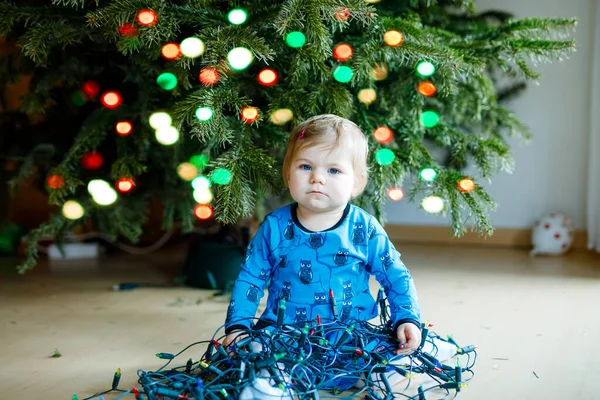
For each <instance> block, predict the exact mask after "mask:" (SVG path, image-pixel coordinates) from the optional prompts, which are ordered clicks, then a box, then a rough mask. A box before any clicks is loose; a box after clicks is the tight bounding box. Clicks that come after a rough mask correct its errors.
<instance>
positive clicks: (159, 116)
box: [148, 111, 173, 129]
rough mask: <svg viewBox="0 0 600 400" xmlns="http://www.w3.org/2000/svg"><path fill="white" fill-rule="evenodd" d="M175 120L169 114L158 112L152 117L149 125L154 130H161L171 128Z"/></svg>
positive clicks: (149, 119)
mask: <svg viewBox="0 0 600 400" xmlns="http://www.w3.org/2000/svg"><path fill="white" fill-rule="evenodd" d="M172 122H173V119H172V118H171V116H170V115H169V114H167V113H166V112H164V111H157V112H154V113H152V114H151V115H150V118H148V123H149V124H150V126H151V127H152V128H154V129H160V128H162V127H165V126H171V123H172Z"/></svg>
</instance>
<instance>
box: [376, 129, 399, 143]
mask: <svg viewBox="0 0 600 400" xmlns="http://www.w3.org/2000/svg"><path fill="white" fill-rule="evenodd" d="M373 136H375V140H377V141H378V142H379V143H381V144H385V143H389V142H391V141H392V139H393V138H394V132H393V131H392V130H391V129H390V128H388V127H387V126H380V127H378V128H376V129H375V131H373Z"/></svg>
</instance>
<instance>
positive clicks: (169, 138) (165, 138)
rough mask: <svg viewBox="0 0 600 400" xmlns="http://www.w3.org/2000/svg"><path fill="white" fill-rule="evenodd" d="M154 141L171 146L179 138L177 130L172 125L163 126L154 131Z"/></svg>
mask: <svg viewBox="0 0 600 400" xmlns="http://www.w3.org/2000/svg"><path fill="white" fill-rule="evenodd" d="M154 136H155V137H156V141H157V142H158V143H160V144H162V145H164V146H171V145H173V144H175V143H177V141H178V140H179V131H178V130H177V128H175V127H174V126H163V127H161V128H159V129H157V130H156V131H155V132H154Z"/></svg>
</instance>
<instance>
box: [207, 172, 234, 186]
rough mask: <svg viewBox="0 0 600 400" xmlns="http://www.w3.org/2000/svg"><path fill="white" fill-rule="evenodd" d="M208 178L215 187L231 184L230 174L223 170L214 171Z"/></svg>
mask: <svg viewBox="0 0 600 400" xmlns="http://www.w3.org/2000/svg"><path fill="white" fill-rule="evenodd" d="M210 177H211V179H212V181H213V182H214V183H216V184H217V185H227V184H228V183H229V182H231V172H230V171H229V170H226V169H225V168H217V169H215V170H214V171H213V173H212V174H211V176H210Z"/></svg>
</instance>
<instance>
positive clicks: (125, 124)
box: [115, 121, 133, 136]
mask: <svg viewBox="0 0 600 400" xmlns="http://www.w3.org/2000/svg"><path fill="white" fill-rule="evenodd" d="M115 129H116V130H117V134H118V135H120V136H127V135H129V134H130V133H131V130H132V129H133V125H131V122H129V121H119V122H117V125H116V127H115Z"/></svg>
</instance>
